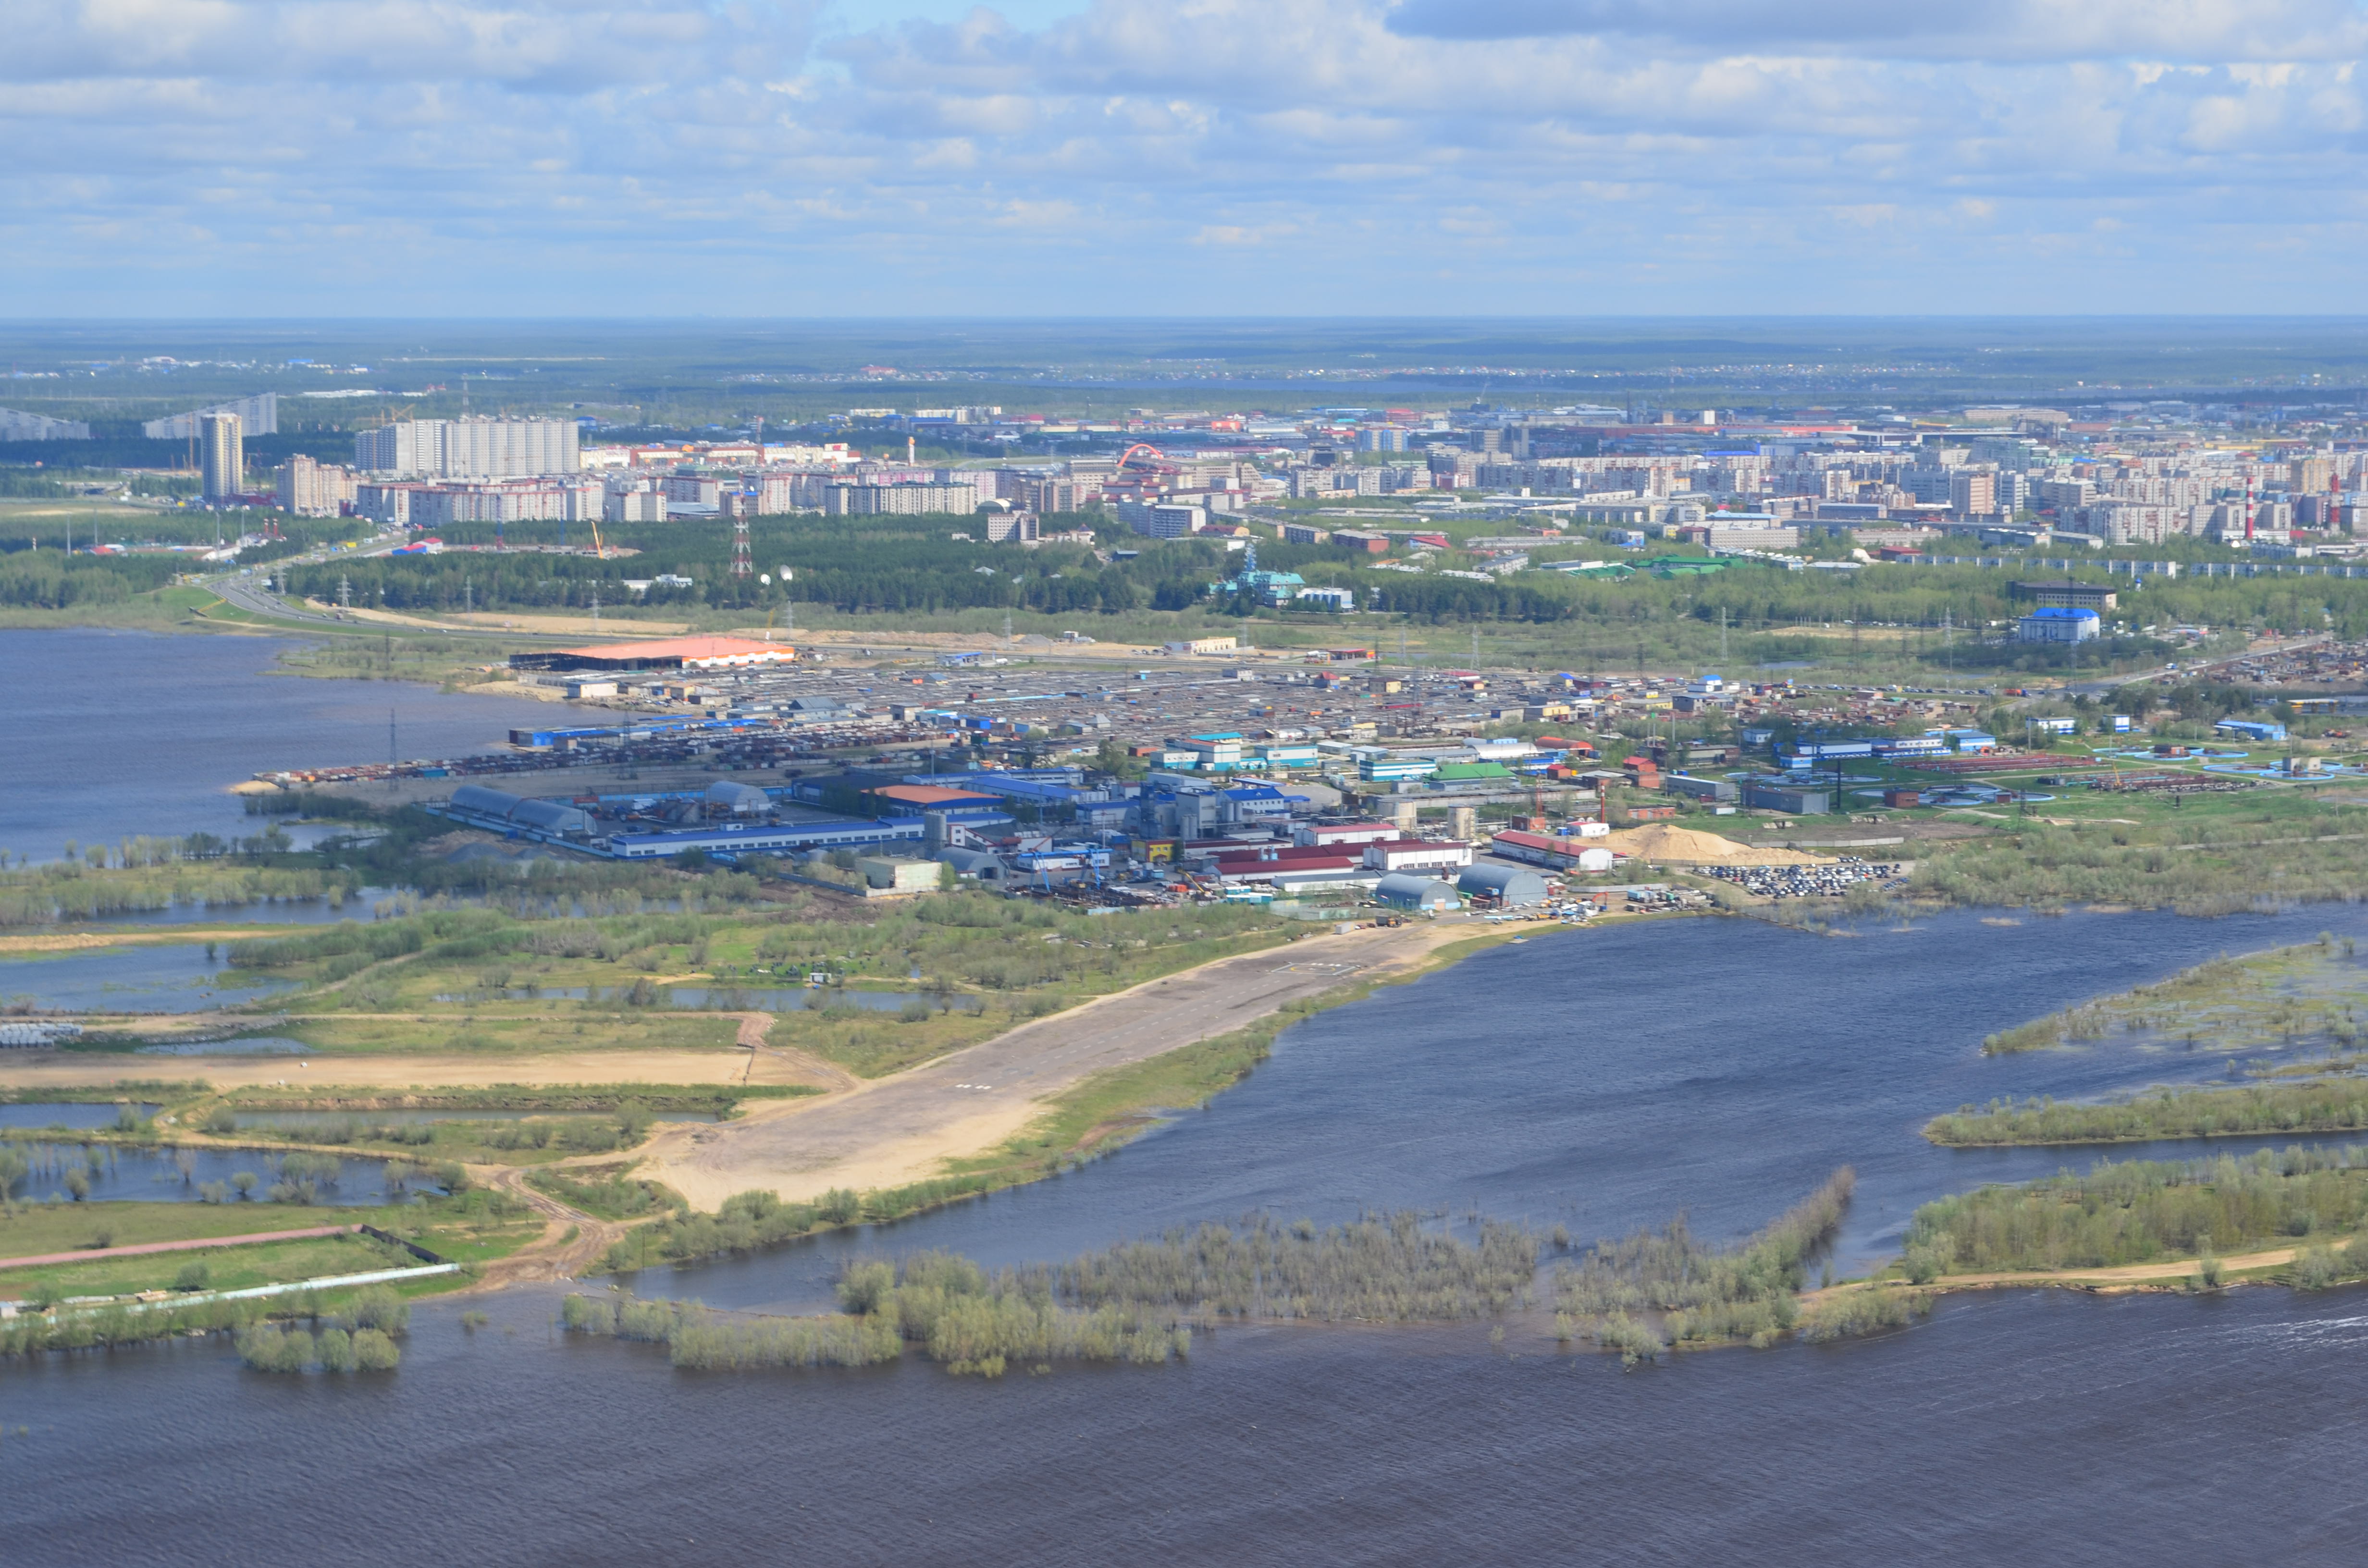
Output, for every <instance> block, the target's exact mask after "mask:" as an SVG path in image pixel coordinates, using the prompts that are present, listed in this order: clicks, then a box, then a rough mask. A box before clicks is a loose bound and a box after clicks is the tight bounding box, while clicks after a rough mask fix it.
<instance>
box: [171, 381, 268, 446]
mask: <svg viewBox="0 0 2368 1568" xmlns="http://www.w3.org/2000/svg"><path fill="white" fill-rule="evenodd" d="M210 414H229V415H236V416H237V418H238V428H239V433H240V434H241V435H242V436H276V435H278V434H279V393H278V392H257V393H256V395H255V396H253V397H243V398H240V399H239V400H238V401H237V402H235V403H216V404H214V406H213V407H211V408H199V409H193V410H191V411H190V412H189V413H188V414H175V415H168V416H167V417H165V418H163V419H151V420H149V421H148V422H147V423H146V424H144V425H142V426H140V433H141V434H142V435H143V436H145V437H148V438H149V439H150V440H152V441H186V440H188V438H189V437H192V436H195V435H197V434H198V433H199V428H200V427H201V425H202V422H203V421H204V419H205V417H206V415H210Z"/></svg>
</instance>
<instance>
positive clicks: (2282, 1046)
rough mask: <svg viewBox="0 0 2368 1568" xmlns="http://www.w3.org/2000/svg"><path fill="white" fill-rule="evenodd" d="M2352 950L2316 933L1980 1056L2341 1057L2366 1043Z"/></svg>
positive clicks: (2066, 1019) (2025, 1033)
mask: <svg viewBox="0 0 2368 1568" xmlns="http://www.w3.org/2000/svg"><path fill="white" fill-rule="evenodd" d="M2352 949H2353V943H2352V941H2351V938H2350V937H2345V938H2344V939H2342V940H2341V941H2338V940H2337V939H2336V938H2335V937H2332V936H2329V935H2328V934H2326V933H2321V934H2320V935H2319V937H2318V938H2317V940H2316V941H2311V942H2304V943H2298V944H2296V945H2294V946H2293V947H2287V948H2276V949H2271V950H2270V951H2267V952H2260V953H2251V954H2248V955H2245V956H2243V957H2240V958H2230V957H2227V956H2226V955H2223V956H2222V957H2220V958H2216V959H2214V960H2210V961H2209V962H2206V963H2201V964H2197V965H2195V966H2194V967H2192V968H2191V969H2185V970H2181V971H2180V972H2179V973H2177V974H2174V975H2172V976H2170V977H2169V979H2167V980H2163V981H2158V982H2157V983H2154V984H2152V985H2141V986H2138V987H2136V988H2135V989H2134V990H2130V991H2126V992H2123V993H2122V994H2119V995H2114V996H2100V997H2095V998H2091V999H2090V1000H2089V1001H2086V1002H2082V1003H2078V1004H2077V1005H2076V1006H2070V1007H2066V1008H2062V1009H2059V1010H2058V1011H2056V1012H2054V1013H2050V1014H2048V1015H2047V1016H2046V1017H2044V1018H2035V1019H2033V1020H2032V1021H2031V1022H2030V1023H2027V1024H2020V1025H2017V1026H2016V1027H2015V1028H2011V1029H2007V1030H2003V1031H2001V1032H1999V1033H1998V1034H1994V1035H1991V1036H1989V1037H1988V1038H1987V1039H1986V1040H1983V1041H1982V1050H1983V1051H1984V1052H1985V1053H1987V1054H1989V1055H1993V1056H2003V1055H2011V1054H2013V1053H2014V1052H2017V1051H2045V1050H2051V1049H2055V1048H2057V1047H2061V1046H2067V1045H2081V1044H2087V1043H2089V1042H2092V1041H2096V1040H2106V1039H2110V1038H2112V1037H2116V1036H2125V1037H2130V1038H2131V1039H2132V1040H2133V1041H2134V1042H2135V1043H2139V1044H2146V1045H2155V1046H2162V1047H2174V1046H2175V1047H2177V1048H2178V1049H2181V1050H2191V1051H2192V1050H2203V1051H2213V1052H2215V1053H2218V1054H2222V1055H2236V1054H2237V1053H2239V1052H2243V1051H2280V1050H2288V1049H2292V1048H2294V1047H2295V1046H2316V1047H2317V1048H2319V1049H2322V1050H2342V1049H2345V1048H2348V1047H2350V1046H2351V1045H2353V1044H2354V1043H2356V1042H2357V1041H2358V1040H2361V1039H2362V1036H2363V1035H2368V971H2362V969H2361V968H2360V966H2359V965H2358V964H2357V962H2355V961H2354V953H2353V950H2352Z"/></svg>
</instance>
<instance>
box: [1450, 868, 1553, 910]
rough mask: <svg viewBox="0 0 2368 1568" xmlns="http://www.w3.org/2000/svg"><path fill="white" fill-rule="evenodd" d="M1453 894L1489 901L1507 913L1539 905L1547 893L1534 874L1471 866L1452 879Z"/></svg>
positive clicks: (1521, 870) (1539, 878)
mask: <svg viewBox="0 0 2368 1568" xmlns="http://www.w3.org/2000/svg"><path fill="white" fill-rule="evenodd" d="M1455 891H1456V892H1460V893H1463V894H1465V895H1466V896H1467V897H1473V898H1493V899H1495V900H1496V901H1497V903H1500V904H1502V905H1504V906H1505V907H1506V908H1508V909H1511V908H1516V907H1518V906H1520V905H1521V904H1525V903H1544V902H1545V901H1546V898H1547V896H1548V894H1549V893H1550V892H1551V890H1550V889H1549V888H1547V886H1546V880H1545V879H1544V878H1543V877H1542V876H1540V875H1538V874H1537V873H1536V872H1535V871H1525V870H1523V869H1521V868H1520V867H1519V866H1473V867H1469V868H1467V869H1465V870H1464V872H1463V875H1462V876H1460V877H1458V878H1456V879H1455Z"/></svg>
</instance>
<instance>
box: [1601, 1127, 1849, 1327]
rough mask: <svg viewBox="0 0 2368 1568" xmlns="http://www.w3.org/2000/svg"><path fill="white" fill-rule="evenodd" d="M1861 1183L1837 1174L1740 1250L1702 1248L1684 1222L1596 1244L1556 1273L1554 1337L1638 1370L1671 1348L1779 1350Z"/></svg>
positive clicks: (1845, 1171)
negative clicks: (1816, 1261)
mask: <svg viewBox="0 0 2368 1568" xmlns="http://www.w3.org/2000/svg"><path fill="white" fill-rule="evenodd" d="M1857 1179H1858V1178H1857V1176H1856V1174H1855V1173H1854V1172H1852V1171H1851V1170H1850V1169H1849V1168H1848V1167H1845V1168H1843V1169H1841V1170H1839V1171H1837V1172H1835V1173H1834V1174H1833V1175H1832V1176H1830V1177H1828V1178H1827V1181H1826V1184H1825V1185H1824V1186H1823V1187H1819V1188H1818V1189H1817V1190H1816V1192H1815V1193H1812V1194H1811V1195H1810V1196H1809V1197H1808V1198H1806V1199H1803V1200H1802V1201H1801V1202H1800V1203H1799V1204H1796V1205H1795V1206H1794V1207H1793V1208H1792V1209H1791V1210H1787V1211H1786V1212H1785V1213H1784V1214H1783V1215H1782V1216H1781V1217H1779V1218H1778V1219H1777V1221H1775V1223H1773V1224H1771V1225H1770V1226H1769V1227H1768V1228H1767V1229H1766V1230H1764V1231H1761V1232H1759V1233H1758V1234H1756V1235H1753V1236H1752V1237H1750V1238H1749V1239H1748V1240H1747V1241H1745V1242H1743V1243H1742V1244H1739V1245H1736V1246H1733V1247H1724V1248H1722V1247H1714V1246H1711V1245H1709V1244H1705V1243H1703V1242H1701V1241H1698V1240H1697V1239H1695V1237H1694V1235H1693V1234H1692V1233H1691V1231H1690V1230H1688V1229H1687V1226H1686V1222H1685V1218H1684V1216H1682V1215H1680V1216H1679V1218H1678V1219H1676V1220H1674V1221H1671V1222H1670V1223H1669V1225H1668V1227H1667V1228H1666V1229H1664V1230H1661V1231H1658V1232H1655V1231H1639V1232H1637V1233H1635V1234H1634V1235H1632V1236H1629V1237H1627V1238H1626V1239H1625V1240H1622V1241H1616V1242H1615V1241H1603V1242H1599V1243H1597V1244H1596V1245H1595V1247H1594V1250H1593V1251H1592V1252H1590V1253H1589V1254H1588V1256H1586V1257H1584V1258H1582V1259H1580V1260H1579V1261H1578V1262H1577V1263H1576V1264H1565V1265H1564V1266H1563V1267H1560V1268H1558V1269H1557V1270H1556V1271H1555V1274H1554V1299H1555V1304H1556V1307H1557V1309H1558V1310H1557V1311H1556V1312H1555V1316H1554V1332H1555V1336H1556V1337H1557V1338H1560V1339H1563V1340H1565V1341H1567V1340H1572V1339H1578V1338H1588V1339H1592V1340H1594V1341H1595V1342H1596V1343H1597V1344H1598V1345H1600V1346H1602V1347H1603V1348H1605V1349H1607V1350H1616V1351H1618V1352H1619V1353H1620V1357H1621V1359H1622V1360H1623V1361H1625V1362H1627V1363H1629V1364H1630V1365H1634V1363H1635V1362H1637V1361H1639V1360H1649V1359H1651V1358H1655V1357H1656V1356H1658V1355H1659V1354H1660V1353H1661V1351H1663V1350H1664V1349H1667V1348H1668V1347H1669V1346H1671V1345H1677V1346H1705V1345H1716V1344H1726V1343H1731V1342H1736V1341H1741V1342H1745V1343H1748V1344H1751V1345H1754V1346H1766V1345H1769V1344H1772V1343H1773V1342H1774V1341H1775V1340H1776V1338H1777V1337H1778V1336H1779V1335H1784V1334H1787V1333H1790V1332H1791V1331H1792V1330H1793V1327H1794V1325H1795V1324H1796V1323H1797V1322H1798V1321H1799V1308H1798V1305H1797V1302H1796V1300H1795V1298H1796V1296H1797V1295H1798V1293H1799V1291H1800V1290H1801V1288H1802V1285H1803V1284H1804V1280H1805V1278H1806V1274H1807V1267H1808V1259H1809V1256H1810V1254H1811V1253H1812V1252H1813V1251H1814V1250H1815V1249H1816V1248H1817V1247H1818V1246H1820V1245H1822V1244H1824V1243H1825V1242H1826V1240H1827V1238H1829V1237H1830V1236H1831V1235H1832V1234H1833V1233H1834V1230H1835V1228H1836V1227H1837V1226H1839V1224H1840V1223H1841V1217H1842V1212H1843V1210H1845V1209H1847V1208H1848V1207H1849V1205H1850V1193H1851V1191H1852V1189H1853V1188H1854V1187H1856V1185H1857ZM1655 1321H1657V1323H1658V1324H1659V1327H1658V1329H1657V1331H1656V1329H1655V1327H1654V1326H1653V1324H1654V1322H1655ZM1664 1336H1666V1337H1664Z"/></svg>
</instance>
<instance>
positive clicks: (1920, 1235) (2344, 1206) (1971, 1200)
mask: <svg viewBox="0 0 2368 1568" xmlns="http://www.w3.org/2000/svg"><path fill="white" fill-rule="evenodd" d="M2363 1221H2368V1147H2362V1146H2361V1145H2357V1144H2352V1145H2346V1146H2342V1147H2339V1148H2327V1147H2305V1146H2302V1145H2295V1146H2293V1147H2289V1148H2287V1149H2284V1150H2268V1149H2264V1150H2260V1151H2258V1152H2257V1153H2252V1154H2248V1155H2246V1156H2243V1157H2241V1158H2238V1157H2236V1156H2232V1155H2226V1154H2224V1155H2222V1156H2220V1157H2219V1158H2217V1159H2212V1160H2195V1161H2184V1162H2145V1161H2133V1162H2127V1163H2122V1164H2116V1163H2114V1162H2113V1161H2111V1160H2100V1161H2099V1162H2098V1163H2097V1164H2096V1165H2094V1166H2092V1167H2091V1168H2090V1169H2089V1170H2088V1171H2086V1172H2082V1173H2078V1174H2075V1173H2071V1172H2065V1173H2063V1174H2060V1175H2057V1176H2047V1177H2044V1178H2042V1179H2040V1180H2038V1181H2032V1182H2026V1183H2023V1184H2021V1185H2019V1186H1998V1187H1980V1188H1977V1189H1975V1190H1974V1191H1972V1192H1967V1193H1961V1194H1957V1195H1955V1196H1952V1197H1949V1198H1944V1199H1939V1200H1937V1201H1935V1202H1932V1203H1928V1204H1926V1205H1924V1206H1923V1207H1922V1208H1920V1209H1918V1210H1917V1211H1916V1215H1915V1218H1914V1219H1913V1220H1912V1221H1910V1222H1909V1225H1908V1228H1907V1247H1906V1252H1905V1254H1904V1256H1902V1258H1901V1260H1900V1262H1899V1263H1898V1264H1897V1265H1896V1269H1895V1270H1894V1271H1893V1272H1896V1275H1897V1277H1899V1278H1904V1279H1906V1280H1908V1281H1910V1282H1912V1283H1915V1284H1918V1285H1938V1286H1940V1287H1941V1288H1943V1289H1946V1288H1949V1287H1951V1286H1952V1285H1955V1286H1980V1285H1993V1284H2042V1283H2063V1284H2087V1285H2090V1286H2092V1287H2095V1286H2100V1285H2101V1286H2112V1285H2119V1286H2121V1287H2123V1288H2140V1289H2142V1288H2155V1289H2174V1290H2176V1289H2191V1288H2194V1287H2195V1286H2198V1285H2201V1286H2204V1287H2217V1286H2218V1285H2220V1284H2221V1283H2223V1281H2224V1280H2233V1279H2237V1278H2248V1279H2263V1280H2271V1279H2274V1280H2280V1281H2283V1282H2284V1283H2288V1284H2293V1285H2295V1286H2298V1287H2301V1288H2304V1289H2320V1288H2324V1287H2325V1286H2328V1285H2331V1284H2334V1283H2337V1282H2338V1281H2340V1280H2342V1279H2347V1278H2360V1277H2361V1276H2362V1275H2363V1274H2368V1236H2363V1235H2362V1234H2360V1231H2361V1228H2362V1223H2363Z"/></svg>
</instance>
